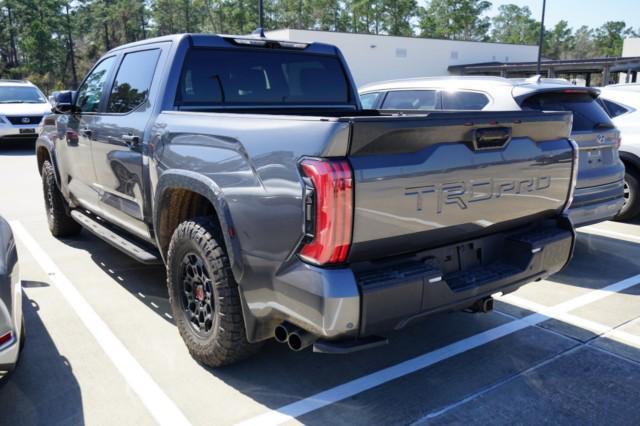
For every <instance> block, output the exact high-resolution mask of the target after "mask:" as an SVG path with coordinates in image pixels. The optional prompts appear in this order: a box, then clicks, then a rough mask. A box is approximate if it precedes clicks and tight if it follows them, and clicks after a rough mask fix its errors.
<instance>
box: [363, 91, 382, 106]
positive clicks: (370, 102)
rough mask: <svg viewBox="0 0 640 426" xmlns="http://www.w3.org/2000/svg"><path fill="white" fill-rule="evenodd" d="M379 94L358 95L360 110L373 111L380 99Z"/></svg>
mask: <svg viewBox="0 0 640 426" xmlns="http://www.w3.org/2000/svg"><path fill="white" fill-rule="evenodd" d="M381 94H382V93H380V92H374V93H365V94H364V95H360V103H361V104H362V108H364V109H373V108H374V106H375V105H377V104H378V99H380V95H381Z"/></svg>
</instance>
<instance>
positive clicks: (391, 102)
mask: <svg viewBox="0 0 640 426" xmlns="http://www.w3.org/2000/svg"><path fill="white" fill-rule="evenodd" d="M437 107H438V97H437V93H436V91H435V90H398V91H395V92H389V93H388V94H387V97H386V98H385V99H384V103H383V104H382V109H419V110H433V109H437Z"/></svg>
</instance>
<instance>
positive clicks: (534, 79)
mask: <svg viewBox="0 0 640 426" xmlns="http://www.w3.org/2000/svg"><path fill="white" fill-rule="evenodd" d="M524 81H525V83H531V84H539V83H540V82H541V81H542V76H541V75H540V74H536V75H534V76H533V77H529V78H527V79H525V80H524Z"/></svg>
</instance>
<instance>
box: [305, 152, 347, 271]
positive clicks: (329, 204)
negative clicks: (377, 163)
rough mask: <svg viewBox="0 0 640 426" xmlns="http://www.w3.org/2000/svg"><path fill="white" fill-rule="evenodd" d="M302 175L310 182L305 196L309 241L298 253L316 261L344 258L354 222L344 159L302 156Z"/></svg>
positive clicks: (327, 262)
mask: <svg viewBox="0 0 640 426" xmlns="http://www.w3.org/2000/svg"><path fill="white" fill-rule="evenodd" d="M301 168H302V171H303V173H304V175H305V176H306V177H307V178H309V180H310V181H311V184H312V185H313V192H312V194H311V197H310V199H307V200H305V209H306V210H307V211H306V212H305V218H306V220H307V222H308V223H307V235H308V238H310V240H309V241H307V242H306V244H305V245H304V246H303V247H302V250H301V251H300V257H301V258H302V259H304V260H306V261H308V262H311V263H315V264H317V265H327V264H336V263H342V262H344V261H345V260H347V255H348V253H349V247H350V246H351V232H352V226H353V176H352V173H351V167H350V166H349V163H348V162H347V161H346V160H318V159H305V160H303V161H302V163H301Z"/></svg>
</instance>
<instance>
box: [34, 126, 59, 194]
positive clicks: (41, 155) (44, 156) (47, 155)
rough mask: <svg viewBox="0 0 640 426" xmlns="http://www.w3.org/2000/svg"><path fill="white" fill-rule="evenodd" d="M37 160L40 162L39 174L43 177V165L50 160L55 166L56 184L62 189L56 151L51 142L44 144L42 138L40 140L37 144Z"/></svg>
mask: <svg viewBox="0 0 640 426" xmlns="http://www.w3.org/2000/svg"><path fill="white" fill-rule="evenodd" d="M36 160H37V162H38V173H39V174H40V175H42V165H43V164H44V162H45V161H47V160H49V161H50V162H51V165H52V166H53V171H54V175H55V178H56V184H57V185H58V188H60V173H59V171H58V162H57V161H56V155H55V151H54V149H53V144H51V143H50V142H48V141H47V142H44V141H43V140H42V138H38V141H37V142H36Z"/></svg>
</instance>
